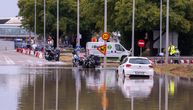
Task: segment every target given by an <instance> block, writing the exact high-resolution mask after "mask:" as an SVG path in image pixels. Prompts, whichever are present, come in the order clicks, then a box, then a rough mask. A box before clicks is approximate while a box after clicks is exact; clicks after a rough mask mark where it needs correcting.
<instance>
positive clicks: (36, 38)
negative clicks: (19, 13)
mask: <svg viewBox="0 0 193 110" xmlns="http://www.w3.org/2000/svg"><path fill="white" fill-rule="evenodd" d="M34 2H35V3H34V34H35V40H34V41H35V42H36V41H37V36H36V0H34Z"/></svg>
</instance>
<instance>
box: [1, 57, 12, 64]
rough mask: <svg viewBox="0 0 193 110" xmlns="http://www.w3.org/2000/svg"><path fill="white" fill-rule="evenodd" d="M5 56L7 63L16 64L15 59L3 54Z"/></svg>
mask: <svg viewBox="0 0 193 110" xmlns="http://www.w3.org/2000/svg"><path fill="white" fill-rule="evenodd" d="M3 57H4V59H5V61H6V63H7V64H15V63H14V61H13V60H11V59H10V58H9V57H7V56H3Z"/></svg>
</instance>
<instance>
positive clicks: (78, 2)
mask: <svg viewBox="0 0 193 110" xmlns="http://www.w3.org/2000/svg"><path fill="white" fill-rule="evenodd" d="M79 8H80V1H79V0H77V38H76V39H77V43H76V46H77V48H79V47H80V10H79Z"/></svg>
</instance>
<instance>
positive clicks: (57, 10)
mask: <svg viewBox="0 0 193 110" xmlns="http://www.w3.org/2000/svg"><path fill="white" fill-rule="evenodd" d="M57 48H59V0H57Z"/></svg>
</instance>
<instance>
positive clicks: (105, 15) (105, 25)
mask: <svg viewBox="0 0 193 110" xmlns="http://www.w3.org/2000/svg"><path fill="white" fill-rule="evenodd" d="M104 2H105V3H104V5H105V6H104V8H105V9H104V33H105V32H107V0H105V1H104ZM106 44H107V41H104V45H106ZM106 48H107V47H106ZM106 63H107V57H106V55H104V68H106Z"/></svg>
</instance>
